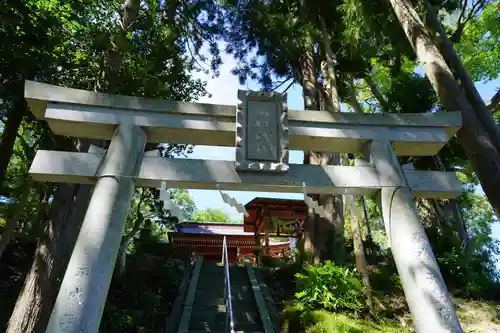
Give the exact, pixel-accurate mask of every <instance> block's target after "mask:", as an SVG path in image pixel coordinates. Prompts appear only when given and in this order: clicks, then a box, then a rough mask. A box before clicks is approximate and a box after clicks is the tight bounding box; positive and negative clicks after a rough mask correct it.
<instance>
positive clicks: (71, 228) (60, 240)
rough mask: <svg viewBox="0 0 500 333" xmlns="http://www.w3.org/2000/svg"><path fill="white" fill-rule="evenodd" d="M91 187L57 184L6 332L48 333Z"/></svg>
mask: <svg viewBox="0 0 500 333" xmlns="http://www.w3.org/2000/svg"><path fill="white" fill-rule="evenodd" d="M90 143H92V141H89V140H80V144H79V145H78V147H79V149H80V151H87V150H88V148H89V145H90ZM95 143H97V142H95ZM56 148H57V147H56ZM91 190H92V188H91V186H89V185H67V184H61V185H59V186H58V187H57V189H56V191H55V193H54V200H53V201H52V205H51V207H50V209H49V212H48V220H47V222H46V224H45V228H44V230H43V233H42V234H41V236H40V238H39V240H38V244H37V248H36V250H35V255H34V260H33V263H32V265H31V268H30V271H29V272H28V275H27V276H26V279H25V281H24V286H23V289H22V290H21V293H20V294H19V296H18V298H17V301H16V305H15V307H14V310H13V312H12V314H11V317H10V319H9V323H8V327H7V330H6V332H5V333H45V329H46V326H47V323H48V321H49V318H50V314H51V312H52V307H53V305H54V302H55V300H56V297H57V293H58V291H59V286H60V283H61V277H62V275H63V274H64V271H65V270H66V266H67V264H68V261H69V258H70V256H71V253H72V251H73V246H74V244H75V242H76V239H77V237H78V233H79V231H80V227H81V224H82V222H83V218H84V216H85V212H86V210H87V205H88V202H89V200H90V196H91Z"/></svg>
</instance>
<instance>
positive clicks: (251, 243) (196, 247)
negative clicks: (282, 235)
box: [169, 222, 290, 263]
mask: <svg viewBox="0 0 500 333" xmlns="http://www.w3.org/2000/svg"><path fill="white" fill-rule="evenodd" d="M224 236H226V241H227V247H228V259H229V261H230V262H231V263H243V262H244V259H245V258H248V260H249V261H250V263H254V262H255V254H254V253H255V249H256V244H255V236H254V233H253V232H245V231H244V226H243V224H228V223H197V222H184V223H181V224H180V225H179V226H178V227H177V228H176V230H175V232H173V233H170V234H169V241H170V242H171V243H172V247H173V248H174V249H175V248H183V249H189V250H190V251H191V254H192V256H193V257H194V256H203V257H204V260H205V261H209V262H220V261H221V258H222V257H221V255H222V242H223V238H224ZM269 247H270V248H271V249H272V250H271V253H272V254H273V256H276V257H278V256H280V255H281V254H282V253H283V252H286V251H289V249H290V242H289V241H284V242H271V243H270V244H269Z"/></svg>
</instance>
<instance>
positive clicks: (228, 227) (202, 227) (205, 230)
mask: <svg viewBox="0 0 500 333" xmlns="http://www.w3.org/2000/svg"><path fill="white" fill-rule="evenodd" d="M176 232H179V233H184V234H196V235H234V236H253V233H252V232H245V231H244V230H243V224H229V223H218V222H214V223H200V222H184V223H181V224H179V225H178V226H177V227H176Z"/></svg>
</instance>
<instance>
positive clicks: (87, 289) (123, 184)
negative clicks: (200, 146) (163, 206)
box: [46, 125, 146, 333]
mask: <svg viewBox="0 0 500 333" xmlns="http://www.w3.org/2000/svg"><path fill="white" fill-rule="evenodd" d="M145 144H146V135H145V134H144V132H143V130H142V129H141V128H140V127H138V126H132V125H120V126H119V127H118V128H117V129H116V130H115V133H114V135H113V138H112V139H111V143H110V146H109V148H108V150H107V153H106V155H105V157H104V159H103V162H102V164H101V166H100V167H99V170H98V174H97V176H98V180H97V183H96V186H95V188H94V192H93V194H92V198H91V200H90V203H89V206H88V210H87V213H86V214H85V218H84V220H83V225H82V228H81V230H80V234H79V236H78V239H77V241H76V244H75V248H74V250H73V253H72V255H71V259H70V261H69V264H68V268H67V269H66V273H65V275H64V279H63V281H62V284H61V289H60V290H59V294H58V295H57V299H56V303H55V305H54V308H53V310H52V314H51V316H50V321H49V324H48V326H47V330H46V332H47V333H77V332H78V333H79V332H85V333H97V332H98V330H99V324H100V321H101V316H102V311H103V309H104V305H105V303H106V297H107V294H108V289H109V284H110V281H111V277H112V275H113V269H114V266H115V262H116V257H117V254H118V250H119V247H120V242H121V239H122V234H123V230H124V227H125V221H126V217H127V213H128V209H129V207H130V202H131V199H132V195H133V192H134V181H133V179H132V178H131V177H132V176H135V175H136V173H137V172H138V169H139V167H140V165H141V162H142V157H143V155H144V147H145Z"/></svg>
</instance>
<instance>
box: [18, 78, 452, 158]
mask: <svg viewBox="0 0 500 333" xmlns="http://www.w3.org/2000/svg"><path fill="white" fill-rule="evenodd" d="M25 98H26V100H27V102H28V105H29V107H30V110H31V112H32V113H33V115H35V117H36V118H38V119H41V120H42V119H43V120H45V121H47V123H48V124H49V126H50V128H51V129H52V131H53V132H54V133H55V134H59V135H66V136H71V137H79V138H88V139H101V140H109V139H111V137H112V135H113V132H114V130H115V128H116V126H117V125H120V124H135V125H138V126H141V127H142V128H143V129H144V131H145V132H146V134H147V139H148V141H149V142H168V143H184V144H197V145H212V146H228V147H234V146H235V137H236V131H237V130H236V128H237V126H236V124H237V108H236V106H229V105H212V104H202V103H188V102H173V101H162V100H152V99H145V98H138V97H130V96H119V95H110V94H103V93H96V92H91V91H85V90H78V89H71V88H64V87H58V86H53V85H48V84H43V83H38V82H33V81H26V84H25ZM254 108H255V106H254ZM286 111H287V112H286V113H287V114H286V116H287V126H286V135H287V138H286V139H285V140H284V141H283V142H281V147H285V149H282V150H281V151H280V152H275V153H277V154H280V155H279V156H278V157H279V158H280V159H283V161H284V162H285V163H282V165H286V161H285V159H286V157H287V151H288V149H293V150H304V151H308V150H313V151H330V152H341V153H344V152H350V153H354V152H361V151H362V150H363V149H364V147H365V146H366V144H367V143H368V142H370V141H372V140H388V141H391V142H392V145H393V149H394V152H395V153H396V154H397V155H399V156H429V155H435V154H436V153H437V152H438V151H439V150H440V149H441V148H442V147H443V146H444V145H445V144H446V143H447V142H448V140H449V139H450V138H451V137H452V136H453V135H454V134H455V133H456V132H457V131H458V129H459V128H460V127H461V115H460V113H459V112H440V113H425V114H355V113H337V114H332V113H328V112H325V111H307V112H304V111H299V110H286ZM244 160H245V159H244V158H243V159H242V161H244ZM278 164H279V163H278Z"/></svg>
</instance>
